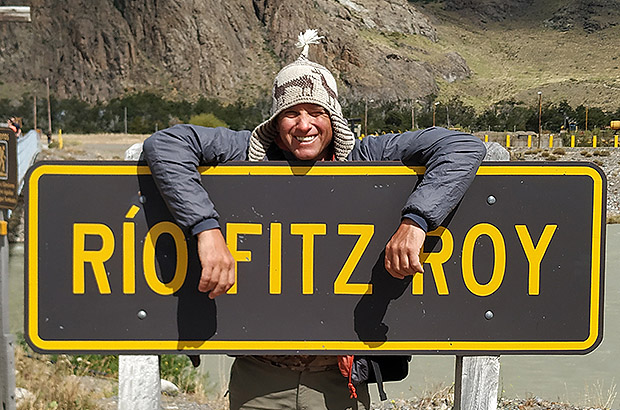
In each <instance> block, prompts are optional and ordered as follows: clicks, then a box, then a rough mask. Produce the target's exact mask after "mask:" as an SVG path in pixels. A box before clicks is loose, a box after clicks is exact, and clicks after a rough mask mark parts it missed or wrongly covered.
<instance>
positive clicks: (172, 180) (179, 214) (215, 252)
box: [143, 125, 250, 298]
mask: <svg viewBox="0 0 620 410" xmlns="http://www.w3.org/2000/svg"><path fill="white" fill-rule="evenodd" d="M249 135H250V134H249V132H235V131H231V130H228V129H225V128H217V129H212V128H204V127H196V126H190V125H179V126H175V127H172V128H169V129H166V130H162V131H159V132H157V133H155V134H153V135H152V136H151V137H149V138H148V139H147V140H146V141H145V142H144V147H143V150H144V156H145V158H146V160H147V163H148V164H149V167H150V169H151V173H152V175H153V179H154V180H155V184H156V185H157V188H158V189H159V192H160V193H161V195H162V197H163V198H164V200H165V202H166V205H167V206H168V209H169V210H170V212H171V213H172V215H173V217H174V219H175V221H176V222H177V223H178V224H179V225H181V226H182V227H184V228H185V229H189V230H190V231H191V232H192V234H194V235H196V239H197V243H198V258H199V260H200V264H201V267H202V271H201V276H200V282H199V284H198V290H199V291H201V292H209V297H210V298H215V297H217V296H219V295H221V294H223V293H225V292H226V291H227V290H228V289H230V287H231V286H232V285H233V284H234V277H235V276H234V266H235V265H234V264H235V261H234V259H233V257H232V255H231V254H230V251H229V250H228V247H227V246H226V241H225V240H224V237H223V236H222V233H221V231H220V229H219V223H218V221H217V218H218V217H219V216H218V214H217V212H216V210H215V207H214V205H213V203H212V202H211V199H210V198H209V195H208V193H207V192H206V191H205V189H204V188H203V186H202V184H201V182H200V174H199V173H198V170H197V167H198V165H205V164H217V163H222V162H227V161H232V160H242V159H245V157H246V152H247V144H248V139H249Z"/></svg>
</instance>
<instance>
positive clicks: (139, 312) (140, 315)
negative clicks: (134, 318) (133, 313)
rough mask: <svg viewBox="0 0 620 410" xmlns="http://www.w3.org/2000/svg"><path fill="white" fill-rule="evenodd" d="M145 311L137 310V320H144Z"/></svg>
mask: <svg viewBox="0 0 620 410" xmlns="http://www.w3.org/2000/svg"><path fill="white" fill-rule="evenodd" d="M146 315H147V314H146V310H139V311H138V319H140V320H142V319H146Z"/></svg>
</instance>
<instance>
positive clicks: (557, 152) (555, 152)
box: [553, 148, 566, 155]
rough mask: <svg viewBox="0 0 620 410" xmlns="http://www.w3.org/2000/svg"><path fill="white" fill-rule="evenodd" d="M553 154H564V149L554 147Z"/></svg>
mask: <svg viewBox="0 0 620 410" xmlns="http://www.w3.org/2000/svg"><path fill="white" fill-rule="evenodd" d="M553 153H554V154H555V155H564V154H566V150H565V149H564V148H556V149H554V150H553Z"/></svg>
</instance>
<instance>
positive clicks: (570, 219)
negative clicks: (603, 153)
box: [26, 162, 606, 354]
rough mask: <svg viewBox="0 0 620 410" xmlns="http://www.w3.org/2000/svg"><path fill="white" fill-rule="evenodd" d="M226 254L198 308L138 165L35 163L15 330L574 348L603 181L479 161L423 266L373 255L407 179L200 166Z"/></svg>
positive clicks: (40, 341)
mask: <svg viewBox="0 0 620 410" xmlns="http://www.w3.org/2000/svg"><path fill="white" fill-rule="evenodd" d="M200 171H201V173H202V182H203V184H204V185H205V187H206V188H207V190H208V192H209V194H210V196H211V198H212V199H213V201H214V203H215V204H216V206H217V209H218V212H219V213H220V215H221V218H220V224H221V226H222V231H223V233H224V236H225V238H226V239H227V243H228V246H229V249H230V250H231V253H232V254H233V256H234V257H235V259H236V261H237V264H236V265H237V282H236V285H235V286H234V288H233V289H231V291H230V292H229V293H228V294H226V295H222V296H220V297H218V298H216V299H215V300H210V299H209V298H208V297H207V296H206V295H205V294H202V293H200V292H198V291H197V283H198V279H199V274H200V273H199V272H200V269H199V263H198V260H197V256H196V251H195V246H196V245H195V241H194V239H193V238H192V237H191V235H188V234H187V233H186V232H183V231H182V230H181V228H179V227H178V226H177V225H175V224H174V223H173V222H172V218H171V216H170V214H169V213H168V211H167V209H166V207H165V204H164V203H163V200H162V199H161V197H160V196H159V194H158V192H157V189H156V187H155V186H154V183H153V181H152V178H151V176H150V172H149V169H148V167H147V166H145V165H142V164H136V163H101V162H98V163H42V164H40V165H38V166H37V167H36V168H35V169H34V170H32V171H31V173H30V176H29V180H28V192H27V196H26V198H27V202H26V207H27V209H26V215H27V216H26V223H27V226H26V235H27V236H26V240H27V244H26V250H27V254H26V262H27V263H26V264H27V279H26V308H27V309H26V334H27V338H28V340H29V343H30V344H31V346H32V347H33V348H34V349H36V350H38V351H43V352H116V353H131V352H133V353H137V352H174V351H179V350H182V351H185V352H188V353H205V352H212V353H215V352H226V353H233V354H237V353H259V352H262V353H266V352H271V353H283V354H290V353H296V352H306V353H319V352H322V353H326V352H327V353H334V354H336V353H344V352H347V353H352V352H356V353H367V354H368V353H370V354H372V353H378V354H386V353H393V352H419V353H440V354H474V353H475V354H479V353H490V354H500V353H502V354H503V353H533V352H536V353H541V352H548V353H553V354H558V353H566V354H570V353H585V352H588V351H591V350H592V349H594V348H595V347H596V346H597V345H598V343H600V341H601V339H602V324H603V283H604V281H603V275H604V273H603V270H604V263H603V262H604V255H603V252H604V238H605V195H606V182H605V176H604V174H603V173H602V172H601V171H600V170H599V169H598V168H597V167H596V166H594V165H591V164H586V163H549V164H541V163H522V162H519V163H510V164H506V163H488V164H485V165H484V166H482V167H481V168H480V170H479V171H478V175H477V177H476V179H475V180H474V182H473V184H472V186H471V188H470V189H469V191H468V192H467V194H466V196H465V198H464V199H463V200H462V202H461V203H460V205H459V206H458V207H457V209H456V210H455V211H454V212H453V213H452V214H451V215H450V216H449V217H448V218H447V220H446V221H445V223H444V226H443V227H441V228H439V229H437V230H435V231H433V232H430V233H429V236H428V239H427V241H426V245H425V250H424V254H423V255H422V256H423V258H424V260H425V262H426V263H425V273H424V274H423V275H422V274H417V275H416V276H415V277H413V278H408V279H405V280H398V279H394V278H392V277H391V276H390V275H389V274H388V273H387V272H386V271H385V268H384V266H383V258H384V256H383V250H384V247H385V244H386V243H387V241H388V240H389V238H390V237H391V235H392V234H393V232H394V231H395V230H396V228H397V227H398V224H399V222H400V209H401V207H402V205H403V204H404V203H405V200H406V198H407V197H408V196H409V194H410V192H411V191H412V190H413V189H414V187H415V185H416V183H417V182H418V179H419V176H420V175H421V174H422V173H423V171H424V170H423V169H422V168H416V167H407V166H404V165H402V164H400V163H398V162H390V163H324V164H323V163H322V164H318V165H316V166H314V167H307V166H294V165H290V164H287V163H273V162H270V163H260V164H251V165H249V164H248V163H234V164H227V165H220V166H217V167H207V168H201V169H200Z"/></svg>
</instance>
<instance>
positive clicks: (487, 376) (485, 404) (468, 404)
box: [454, 356, 499, 410]
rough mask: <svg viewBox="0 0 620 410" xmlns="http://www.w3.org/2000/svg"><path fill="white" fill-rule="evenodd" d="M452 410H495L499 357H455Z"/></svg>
mask: <svg viewBox="0 0 620 410" xmlns="http://www.w3.org/2000/svg"><path fill="white" fill-rule="evenodd" d="M455 381H456V382H455V386H454V410H497V391H498V388H499V356H457V357H456V375H455Z"/></svg>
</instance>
